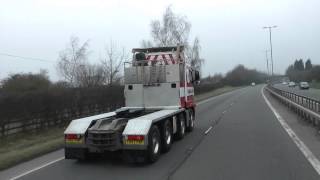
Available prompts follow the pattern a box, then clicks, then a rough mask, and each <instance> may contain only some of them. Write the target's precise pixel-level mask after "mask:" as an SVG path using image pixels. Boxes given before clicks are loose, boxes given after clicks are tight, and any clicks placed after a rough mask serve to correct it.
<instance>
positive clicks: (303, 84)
mask: <svg viewBox="0 0 320 180" xmlns="http://www.w3.org/2000/svg"><path fill="white" fill-rule="evenodd" d="M299 88H300V89H309V83H308V82H300V83H299Z"/></svg>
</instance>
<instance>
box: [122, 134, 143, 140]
mask: <svg viewBox="0 0 320 180" xmlns="http://www.w3.org/2000/svg"><path fill="white" fill-rule="evenodd" d="M126 139H127V140H135V141H142V140H144V136H143V135H128V136H127V138H126Z"/></svg>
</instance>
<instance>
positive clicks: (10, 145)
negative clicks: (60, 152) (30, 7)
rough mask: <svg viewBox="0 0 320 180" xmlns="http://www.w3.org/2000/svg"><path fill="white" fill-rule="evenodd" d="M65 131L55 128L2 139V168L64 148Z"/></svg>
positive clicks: (0, 156) (0, 153) (0, 155)
mask: <svg viewBox="0 0 320 180" xmlns="http://www.w3.org/2000/svg"><path fill="white" fill-rule="evenodd" d="M63 131H64V130H63V129H62V128H60V129H58V128H53V129H49V130H46V131H43V132H38V133H26V134H22V133H19V134H17V135H13V136H9V137H7V138H2V139H0V170H2V169H5V168H8V167H11V166H13V165H16V164H18V163H21V162H24V161H27V160H30V159H32V158H35V157H37V156H40V155H42V154H45V153H48V152H51V151H54V150H56V149H60V148H62V147H63V143H64V142H63Z"/></svg>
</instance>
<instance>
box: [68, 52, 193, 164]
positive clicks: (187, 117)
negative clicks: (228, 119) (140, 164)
mask: <svg viewBox="0 0 320 180" xmlns="http://www.w3.org/2000/svg"><path fill="white" fill-rule="evenodd" d="M182 48H183V47H179V46H178V47H165V48H148V49H134V50H133V61H132V62H131V63H129V64H127V66H126V67H125V70H124V74H125V76H124V81H125V88H124V97H125V107H123V108H120V109H117V110H116V111H115V112H110V113H105V114H101V115H97V116H91V117H87V118H82V119H77V120H73V121H72V122H71V123H70V125H69V126H68V128H67V129H66V131H65V157H66V158H67V159H85V158H86V157H87V155H89V154H91V153H106V152H111V151H123V152H126V153H128V154H131V156H137V155H138V154H141V155H142V156H144V157H146V159H148V160H149V161H150V162H154V161H156V160H157V158H158V157H159V154H160V151H164V152H165V151H168V150H169V149H170V146H171V143H172V139H173V138H172V137H173V135H175V136H178V139H182V137H183V136H184V131H185V130H192V129H193V125H194V123H193V121H194V114H195V103H194V101H193V96H194V94H193V93H194V92H193V86H192V82H194V81H195V80H197V77H198V74H197V72H196V71H194V70H192V69H190V68H188V67H187V65H186V63H185V62H184V54H183V49H182ZM191 126H192V127H191Z"/></svg>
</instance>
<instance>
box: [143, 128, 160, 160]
mask: <svg viewBox="0 0 320 180" xmlns="http://www.w3.org/2000/svg"><path fill="white" fill-rule="evenodd" d="M160 150H161V140H160V132H159V129H158V127H157V126H155V125H153V126H152V127H151V129H150V132H149V135H148V149H147V152H146V153H147V154H146V155H147V157H146V158H147V161H148V162H149V163H153V162H156V161H157V160H158V159H159V156H160Z"/></svg>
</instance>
